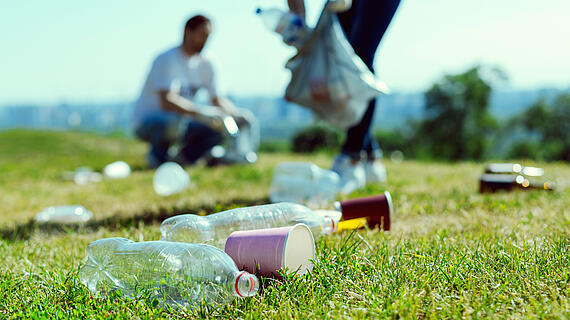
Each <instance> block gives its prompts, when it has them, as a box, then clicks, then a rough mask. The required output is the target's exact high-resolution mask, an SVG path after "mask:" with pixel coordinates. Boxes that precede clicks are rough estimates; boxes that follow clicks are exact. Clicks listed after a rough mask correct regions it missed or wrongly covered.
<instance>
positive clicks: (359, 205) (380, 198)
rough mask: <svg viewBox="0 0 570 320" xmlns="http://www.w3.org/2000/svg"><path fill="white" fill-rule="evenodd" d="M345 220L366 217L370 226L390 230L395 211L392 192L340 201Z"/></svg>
mask: <svg viewBox="0 0 570 320" xmlns="http://www.w3.org/2000/svg"><path fill="white" fill-rule="evenodd" d="M339 206H340V209H341V211H342V218H343V219H344V220H351V219H356V218H366V219H367V220H368V226H369V227H370V228H374V227H380V226H382V228H383V229H384V230H390V217H391V215H392V213H393V212H394V209H393V205H392V196H391V195H390V192H388V191H384V194H380V195H376V196H371V197H364V198H357V199H350V200H345V201H340V202H339Z"/></svg>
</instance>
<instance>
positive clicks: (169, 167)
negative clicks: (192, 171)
mask: <svg viewBox="0 0 570 320" xmlns="http://www.w3.org/2000/svg"><path fill="white" fill-rule="evenodd" d="M152 184H153V187H154V190H155V191H156V193H158V194H159V195H161V196H169V195H172V194H175V193H178V192H181V191H183V190H185V189H186V188H188V186H189V185H190V176H189V175H188V173H186V171H184V168H182V167H181V166H180V165H179V164H178V163H176V162H165V163H163V164H161V165H160V167H158V168H157V169H156V171H155V172H154V177H153V179H152Z"/></svg>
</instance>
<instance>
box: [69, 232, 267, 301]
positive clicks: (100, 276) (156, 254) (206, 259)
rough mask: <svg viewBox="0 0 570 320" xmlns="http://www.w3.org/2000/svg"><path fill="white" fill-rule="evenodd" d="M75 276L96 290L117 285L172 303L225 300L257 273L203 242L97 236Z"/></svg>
mask: <svg viewBox="0 0 570 320" xmlns="http://www.w3.org/2000/svg"><path fill="white" fill-rule="evenodd" d="M79 278H80V280H81V283H83V284H84V285H85V286H87V288H89V290H91V291H92V292H93V293H95V294H96V295H99V294H105V293H108V292H111V291H121V292H122V293H123V294H125V295H126V296H127V297H129V298H138V297H150V298H152V299H157V300H158V301H159V302H160V303H161V304H163V303H167V304H169V305H172V306H188V305H196V304H200V303H202V302H206V303H225V302H229V301H231V300H232V299H234V298H238V297H239V298H244V297H251V296H254V295H255V294H256V293H257V290H258V288H259V281H258V279H257V278H256V277H255V276H254V275H252V274H249V273H247V272H245V271H241V272H240V271H239V270H238V269H237V267H236V264H235V263H234V261H233V260H232V258H231V257H230V256H228V255H227V254H226V253H225V252H223V251H222V250H220V249H218V248H215V247H212V246H209V245H206V244H190V243H178V242H167V241H147V242H133V241H131V240H128V239H124V238H107V239H100V240H97V241H95V242H93V243H91V244H90V245H89V246H88V247H87V261H86V263H85V265H84V266H83V267H82V268H81V270H80V271H79Z"/></svg>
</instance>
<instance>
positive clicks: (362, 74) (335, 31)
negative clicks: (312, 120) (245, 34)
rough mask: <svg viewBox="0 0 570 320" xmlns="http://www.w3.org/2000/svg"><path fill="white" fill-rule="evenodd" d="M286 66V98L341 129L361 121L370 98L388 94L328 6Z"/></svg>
mask: <svg viewBox="0 0 570 320" xmlns="http://www.w3.org/2000/svg"><path fill="white" fill-rule="evenodd" d="M286 67H287V68H288V69H290V70H291V81H290V83H289V85H288V86H287V89H286V92H285V98H286V99H287V100H288V101H291V102H294V103H297V104H299V105H301V106H303V107H306V108H309V109H311V110H312V111H313V112H314V113H315V114H316V115H317V116H318V117H320V118H323V119H325V120H327V121H329V122H330V123H332V124H333V125H335V126H337V127H340V128H343V129H346V128H349V127H351V126H353V125H355V124H356V123H358V122H359V121H360V119H361V118H362V116H363V114H364V112H365V111H366V108H367V107H368V103H369V101H370V100H371V99H372V98H374V97H376V96H378V95H380V94H381V93H387V92H388V88H387V87H386V85H385V84H384V83H383V82H381V81H378V80H377V79H376V78H375V76H374V74H373V73H372V72H371V71H370V70H369V69H368V67H366V65H365V64H364V62H362V60H361V59H360V58H359V57H358V56H357V55H356V53H355V52H354V50H353V49H352V47H351V45H350V43H349V42H348V40H347V39H346V36H345V35H344V32H343V30H342V27H341V25H340V23H339V21H338V17H337V15H336V14H335V13H334V12H331V11H330V10H328V9H327V6H325V8H324V10H323V12H322V14H321V17H320V18H319V21H318V22H317V26H316V27H315V29H314V31H313V34H312V35H311V38H310V39H309V40H308V42H307V44H306V45H305V47H303V48H301V49H300V50H299V53H298V54H297V55H295V56H294V57H293V58H291V59H290V60H289V61H288V62H287V64H286Z"/></svg>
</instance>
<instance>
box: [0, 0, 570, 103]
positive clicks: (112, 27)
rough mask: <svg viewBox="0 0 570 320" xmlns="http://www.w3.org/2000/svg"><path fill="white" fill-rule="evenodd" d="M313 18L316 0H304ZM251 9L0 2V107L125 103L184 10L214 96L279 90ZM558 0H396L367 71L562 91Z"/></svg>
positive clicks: (568, 5)
mask: <svg viewBox="0 0 570 320" xmlns="http://www.w3.org/2000/svg"><path fill="white" fill-rule="evenodd" d="M306 2H307V9H308V23H309V25H313V24H314V23H315V21H316V19H317V17H318V15H319V12H320V10H321V8H322V5H323V3H324V1H322V0H319V1H314V0H313V1H306ZM258 6H260V7H265V8H267V7H281V8H286V1H285V0H264V1H252V0H242V1H239V3H238V2H237V1H232V0H210V1H207V2H202V1H181V0H172V1H169V2H168V4H167V5H166V4H164V3H150V2H143V3H142V4H141V3H140V2H137V1H134V0H124V1H120V2H112V1H109V0H100V1H96V2H90V1H71V0H59V1H55V2H43V1H39V0H30V1H25V2H3V3H2V4H0V19H1V20H2V28H0V39H2V42H3V43H2V47H3V49H4V50H3V51H2V54H1V56H0V69H1V70H2V72H1V73H0V86H2V90H0V105H6V104H19V103H36V104H57V103H61V102H70V103H74V102H91V103H97V102H108V101H131V100H134V99H136V97H137V96H138V94H139V90H140V88H141V86H142V83H143V81H144V78H145V76H146V74H147V72H148V69H149V67H150V64H151V61H152V59H153V58H154V57H155V56H156V55H157V54H159V53H160V52H161V51H163V50H166V49H168V48H170V47H172V46H175V45H178V44H179V43H180V41H181V36H182V27H183V25H184V22H185V21H186V19H187V18H188V17H190V16H192V15H193V14H196V13H203V14H206V15H207V16H209V17H211V18H212V20H213V24H214V33H213V35H212V37H211V39H210V41H209V43H208V45H207V46H206V48H205V51H204V54H205V55H206V56H208V57H210V58H211V59H212V60H213V62H214V65H215V67H216V71H217V78H218V86H219V87H220V91H221V92H224V93H225V94H228V95H229V94H231V95H241V96H252V95H261V96H279V95H280V94H282V92H283V90H284V88H285V86H286V84H287V81H288V79H289V72H288V71H287V70H286V69H284V67H283V66H284V64H285V62H286V60H287V59H288V58H289V57H290V56H292V55H293V54H294V50H293V49H292V48H289V47H287V46H285V45H284V44H282V43H281V42H280V40H279V39H278V37H277V36H276V35H275V34H272V33H271V32H270V31H268V30H265V29H264V28H263V26H262V24H261V22H260V21H259V19H258V18H257V17H256V16H255V14H254V10H255V8H257V7H258ZM568 12H570V2H567V1H563V0H552V1H549V2H548V5H545V4H542V3H538V2H535V1H514V0H505V1H499V2H495V1H490V0H485V1H479V2H476V3H475V2H474V3H465V2H455V1H451V0H432V1H413V0H403V1H402V3H401V6H400V8H399V11H398V12H397V13H396V17H395V18H394V21H393V23H392V25H391V27H390V29H389V30H388V33H387V34H386V36H385V38H384V39H383V41H382V44H381V48H380V50H379V51H378V53H377V54H378V55H377V58H376V63H375V67H376V70H377V71H378V74H379V77H380V79H382V80H384V81H386V83H387V84H388V85H389V87H390V88H391V89H392V90H394V91H409V92H414V91H423V90H426V89H427V88H429V86H431V85H432V84H433V83H434V82H435V81H437V80H438V79H440V78H441V77H442V76H443V75H444V74H446V73H456V72H462V71H464V70H465V69H467V68H469V67H470V66H473V65H475V64H483V65H490V66H497V67H500V68H502V69H503V70H504V71H505V72H506V74H507V75H508V76H509V78H510V81H509V83H508V84H507V85H506V86H508V87H511V88H540V87H557V88H569V87H570V59H568V57H569V56H570V41H568V39H570V21H569V20H567V19H566V15H567V13H568Z"/></svg>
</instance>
